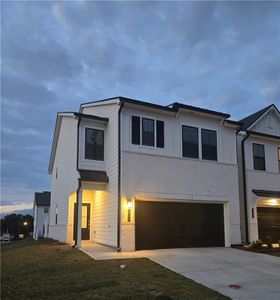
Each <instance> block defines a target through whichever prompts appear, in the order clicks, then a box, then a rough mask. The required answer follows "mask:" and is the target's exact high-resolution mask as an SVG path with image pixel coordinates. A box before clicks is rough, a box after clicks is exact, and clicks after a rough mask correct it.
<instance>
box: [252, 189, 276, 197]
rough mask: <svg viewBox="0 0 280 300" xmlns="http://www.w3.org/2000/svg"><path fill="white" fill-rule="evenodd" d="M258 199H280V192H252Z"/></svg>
mask: <svg viewBox="0 0 280 300" xmlns="http://www.w3.org/2000/svg"><path fill="white" fill-rule="evenodd" d="M252 192H253V193H254V194H255V195H257V196H259V197H268V198H280V191H266V190H252Z"/></svg>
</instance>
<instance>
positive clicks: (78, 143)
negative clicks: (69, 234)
mask: <svg viewBox="0 0 280 300" xmlns="http://www.w3.org/2000/svg"><path fill="white" fill-rule="evenodd" d="M80 123H81V116H79V117H78V123H77V157H76V170H77V172H79V154H80V151H79V148H80V147H79V145H80ZM78 182H79V183H78V189H77V191H76V199H77V200H76V201H77V205H76V212H75V215H76V216H77V218H78V200H79V192H80V190H81V186H82V184H81V180H80V178H78ZM77 218H76V220H74V222H76V231H75V243H74V245H73V247H76V246H77V239H78V230H77V229H78V228H77V226H78V224H77Z"/></svg>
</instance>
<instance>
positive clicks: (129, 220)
mask: <svg viewBox="0 0 280 300" xmlns="http://www.w3.org/2000/svg"><path fill="white" fill-rule="evenodd" d="M126 207H127V222H131V209H132V207H133V204H132V200H131V199H127V203H126Z"/></svg>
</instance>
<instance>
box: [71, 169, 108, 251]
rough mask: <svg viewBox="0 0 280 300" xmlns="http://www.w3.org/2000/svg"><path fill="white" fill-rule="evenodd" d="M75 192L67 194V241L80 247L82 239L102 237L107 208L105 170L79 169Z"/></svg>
mask: <svg viewBox="0 0 280 300" xmlns="http://www.w3.org/2000/svg"><path fill="white" fill-rule="evenodd" d="M80 175H81V178H80V180H79V187H78V190H77V191H76V192H73V193H72V194H71V195H69V200H68V226H67V242H68V243H74V244H75V246H76V247H81V245H82V241H88V242H90V241H91V242H93V241H97V240H98V239H102V232H103V234H104V231H105V229H104V227H105V226H106V225H105V224H106V222H108V220H106V216H107V215H108V214H107V209H108V191H107V182H108V177H107V175H106V173H105V172H101V171H87V170H80Z"/></svg>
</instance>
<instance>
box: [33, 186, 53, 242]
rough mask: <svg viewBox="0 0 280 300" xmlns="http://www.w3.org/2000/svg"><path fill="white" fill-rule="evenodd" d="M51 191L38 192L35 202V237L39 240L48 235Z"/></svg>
mask: <svg viewBox="0 0 280 300" xmlns="http://www.w3.org/2000/svg"><path fill="white" fill-rule="evenodd" d="M50 202H51V192H46V191H44V192H42V193H39V192H36V193H35V196H34V204H33V218H34V222H33V238H34V239H35V240H38V239H39V238H42V237H48V234H49V218H50V212H49V210H50Z"/></svg>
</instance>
